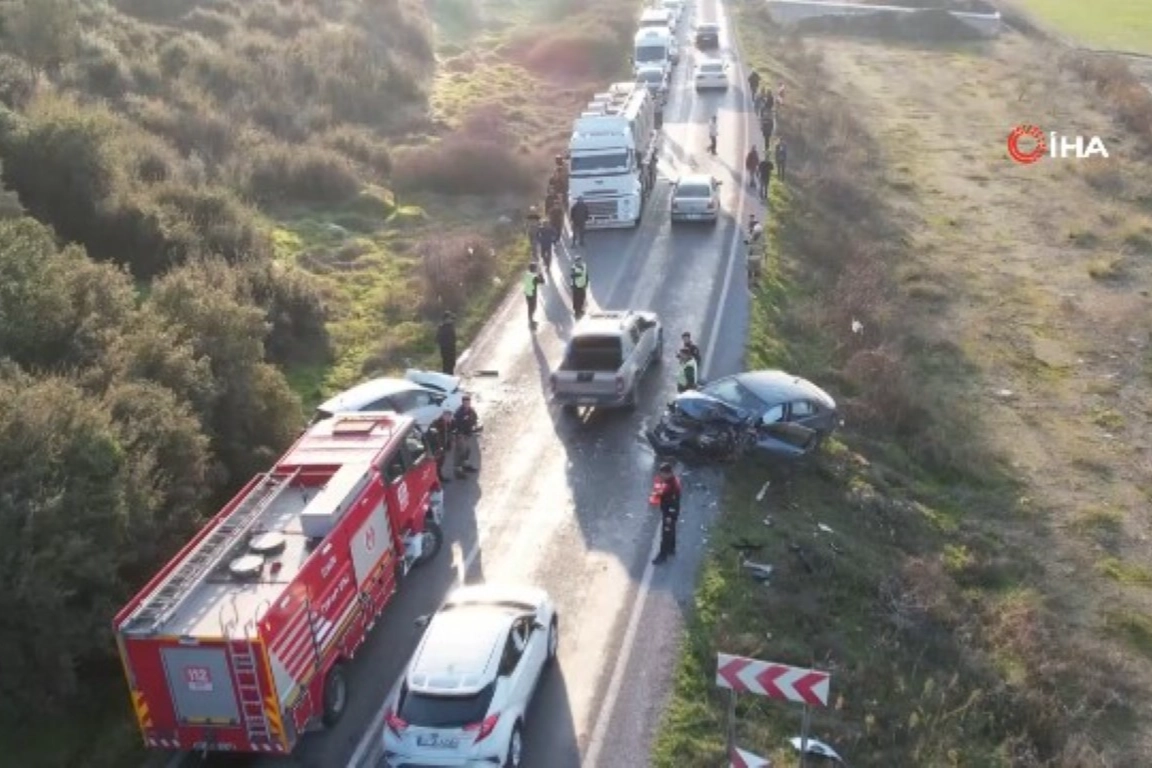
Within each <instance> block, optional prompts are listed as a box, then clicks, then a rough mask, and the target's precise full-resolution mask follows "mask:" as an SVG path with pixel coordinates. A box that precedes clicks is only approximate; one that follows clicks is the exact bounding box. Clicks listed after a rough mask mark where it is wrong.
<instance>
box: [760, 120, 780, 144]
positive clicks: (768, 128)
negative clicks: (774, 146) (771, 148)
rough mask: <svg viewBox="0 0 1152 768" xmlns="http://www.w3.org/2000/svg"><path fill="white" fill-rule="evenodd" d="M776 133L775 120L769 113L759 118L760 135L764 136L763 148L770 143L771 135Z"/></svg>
mask: <svg viewBox="0 0 1152 768" xmlns="http://www.w3.org/2000/svg"><path fill="white" fill-rule="evenodd" d="M775 131H776V119H775V118H774V117H772V113H771V112H769V113H767V114H765V115H764V116H763V117H762V118H760V133H761V134H763V135H764V146H765V147H767V146H768V144H769V142H771V141H772V134H773V133H775Z"/></svg>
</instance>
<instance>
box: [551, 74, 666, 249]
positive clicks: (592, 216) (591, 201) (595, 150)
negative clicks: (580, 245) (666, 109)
mask: <svg viewBox="0 0 1152 768" xmlns="http://www.w3.org/2000/svg"><path fill="white" fill-rule="evenodd" d="M609 93H610V94H612V96H613V99H612V100H611V101H609V102H607V103H605V102H603V101H601V100H597V101H594V102H593V103H592V104H590V105H589V106H588V108H587V109H586V110H585V112H584V113H583V114H582V115H581V116H580V117H578V118H576V122H575V123H573V125H572V138H571V139H570V140H569V142H568V197H569V199H570V200H575V199H576V198H577V197H582V198H584V203H585V204H586V205H587V206H588V224H587V227H588V229H609V228H619V227H635V226H637V225H638V224H639V223H640V216H641V214H642V213H643V209H644V201H645V200H646V199H647V198H648V195H649V193H650V192H651V191H652V188H653V187H654V186H655V184H656V160H657V157H658V154H659V151H660V140H659V137H660V133H659V130H658V129H657V127H656V125H657V105H656V103H655V101H654V100H653V98H652V96H651V95H650V94H649V92H648V89H647V88H646V87H644V86H643V85H637V84H636V83H616V84H614V85H613V86H611V89H610V91H609ZM589 112H595V113H596V114H593V115H589Z"/></svg>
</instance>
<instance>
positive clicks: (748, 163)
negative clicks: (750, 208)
mask: <svg viewBox="0 0 1152 768" xmlns="http://www.w3.org/2000/svg"><path fill="white" fill-rule="evenodd" d="M744 171H745V175H746V176H747V177H748V186H750V187H752V189H756V179H757V177H758V175H759V173H760V154H759V153H758V152H757V151H756V147H752V149H750V150H748V154H747V155H746V156H745V158H744Z"/></svg>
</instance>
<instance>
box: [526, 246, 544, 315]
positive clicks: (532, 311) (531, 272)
mask: <svg viewBox="0 0 1152 768" xmlns="http://www.w3.org/2000/svg"><path fill="white" fill-rule="evenodd" d="M542 285H544V278H543V277H541V276H540V272H539V271H538V270H537V267H536V262H532V263H531V264H529V265H528V270H527V271H526V272H525V273H524V280H523V286H524V298H525V299H526V300H527V301H528V327H529V328H531V329H532V330H536V296H537V293H538V292H539V289H540V286H542Z"/></svg>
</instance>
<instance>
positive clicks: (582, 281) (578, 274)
mask: <svg viewBox="0 0 1152 768" xmlns="http://www.w3.org/2000/svg"><path fill="white" fill-rule="evenodd" d="M572 287H574V288H587V287H588V265H587V264H576V265H574V266H573V267H572Z"/></svg>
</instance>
